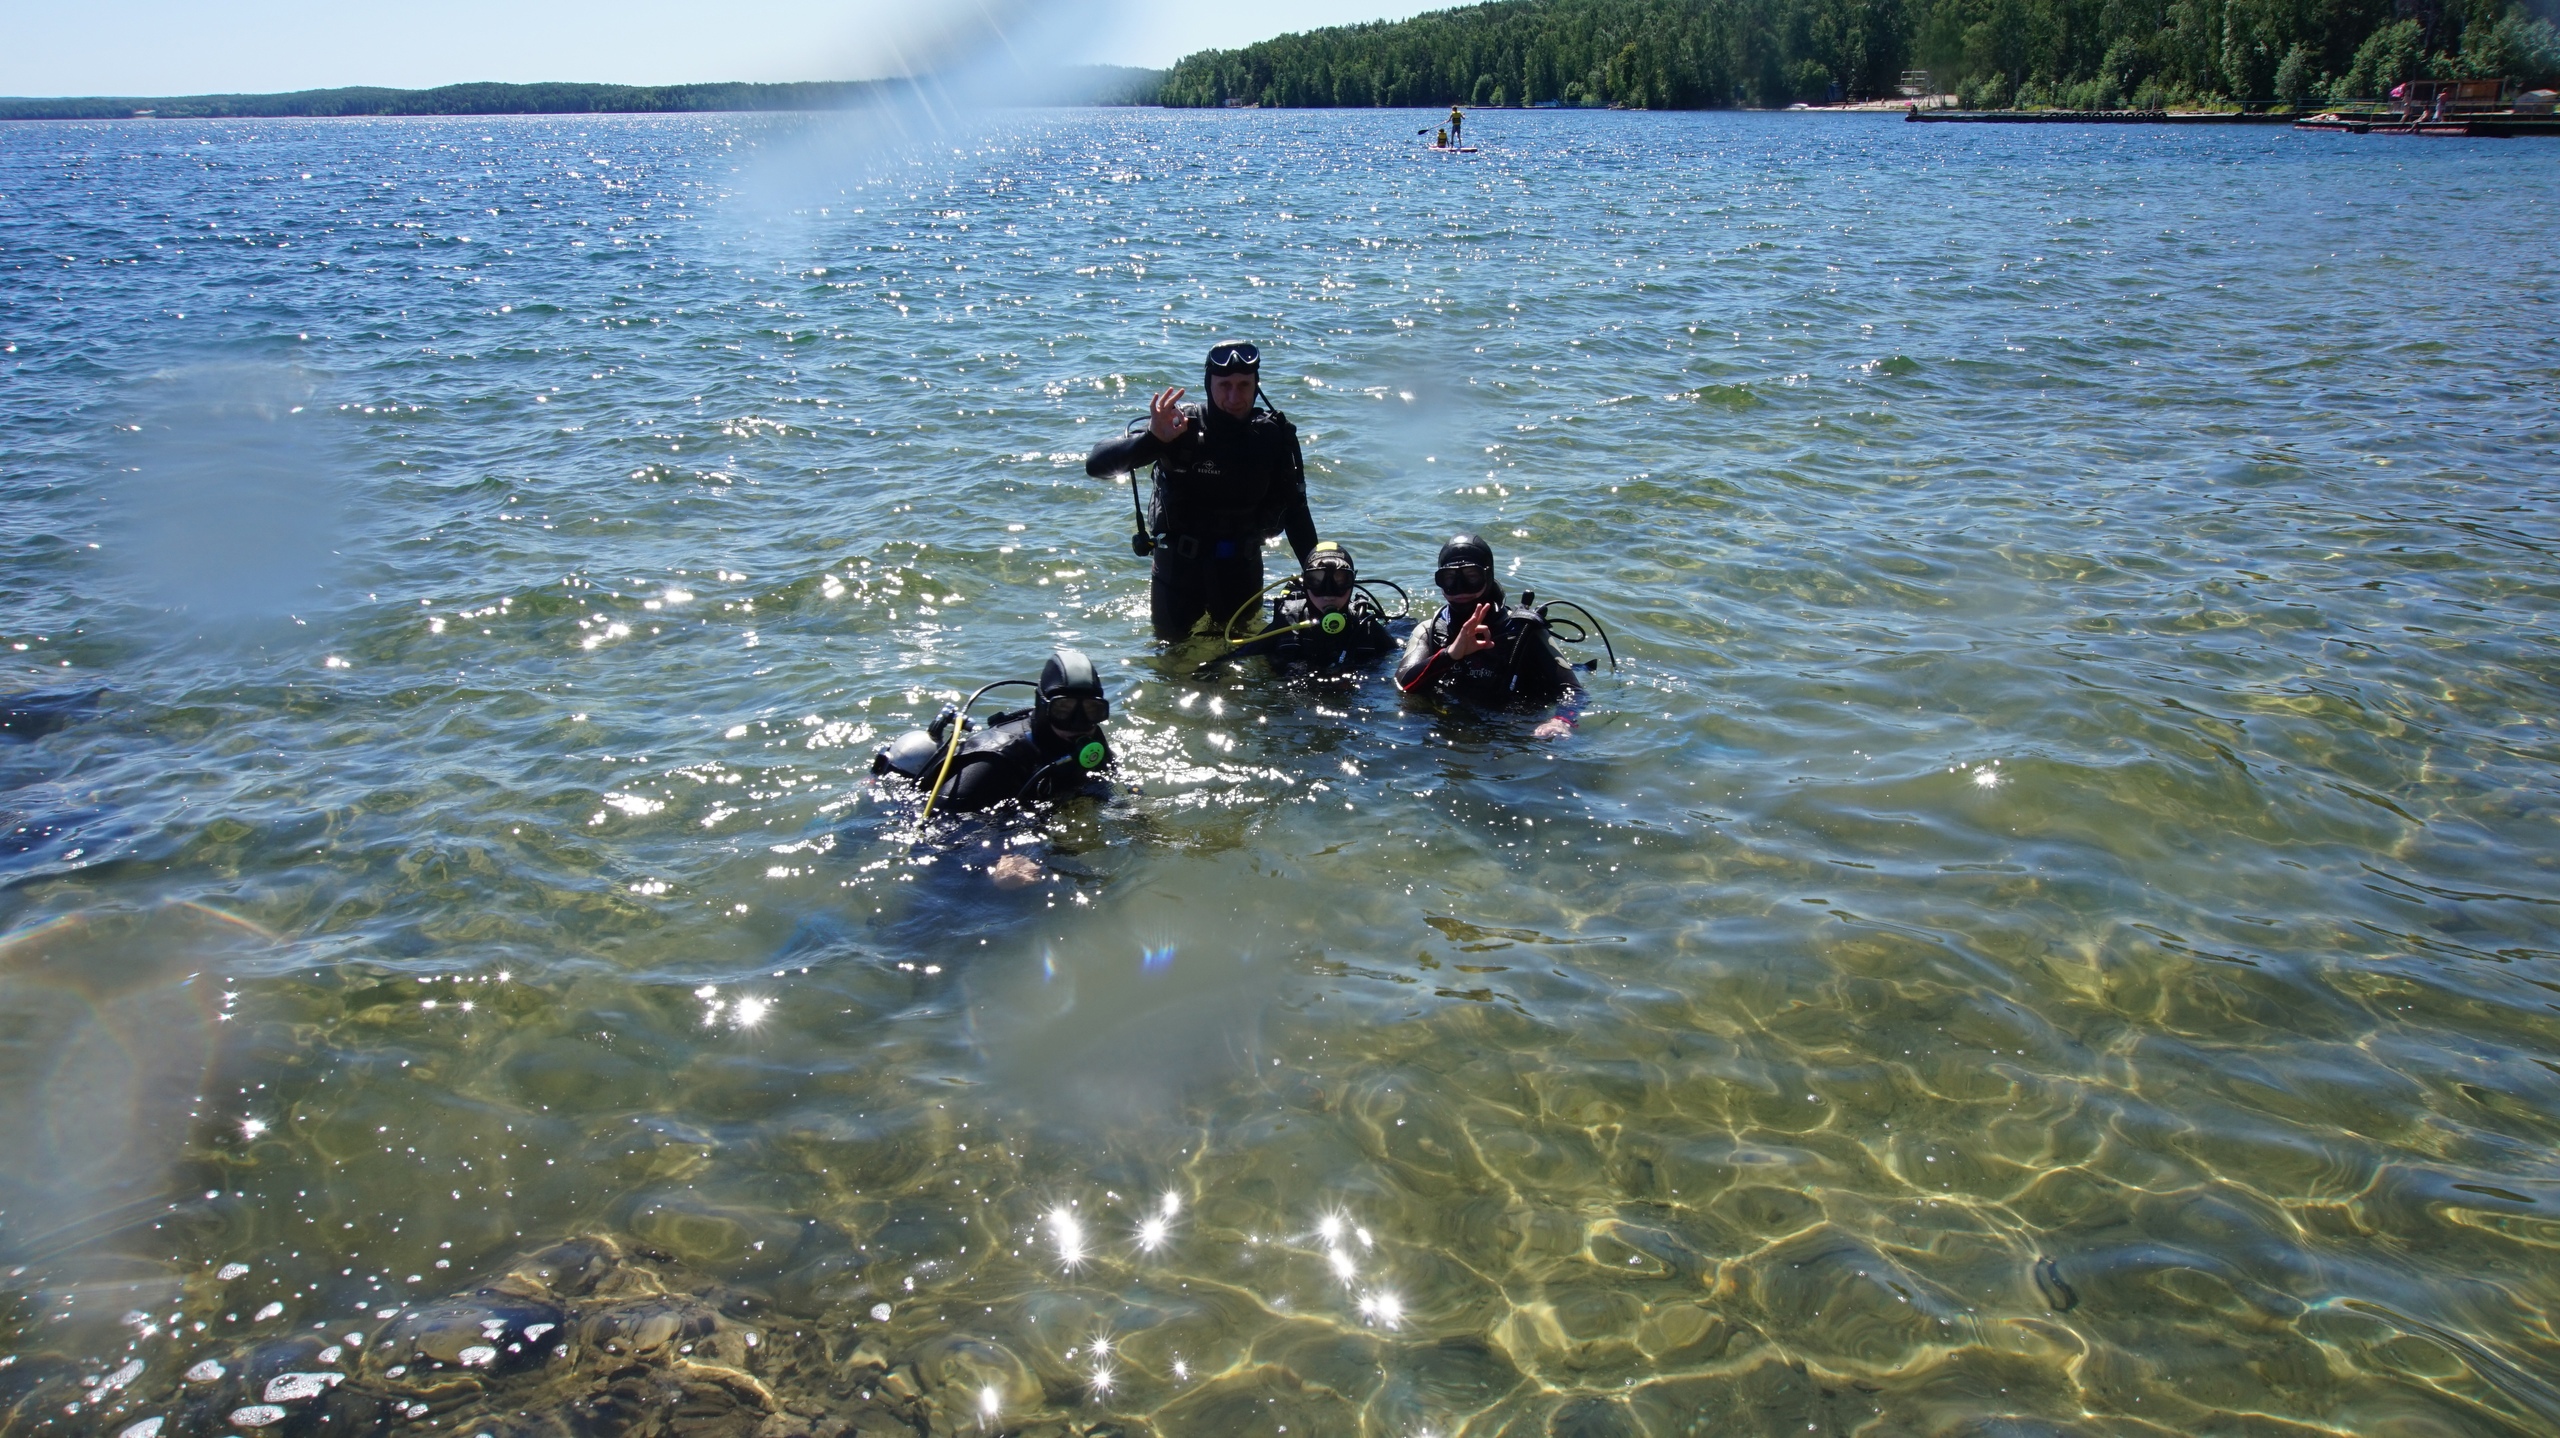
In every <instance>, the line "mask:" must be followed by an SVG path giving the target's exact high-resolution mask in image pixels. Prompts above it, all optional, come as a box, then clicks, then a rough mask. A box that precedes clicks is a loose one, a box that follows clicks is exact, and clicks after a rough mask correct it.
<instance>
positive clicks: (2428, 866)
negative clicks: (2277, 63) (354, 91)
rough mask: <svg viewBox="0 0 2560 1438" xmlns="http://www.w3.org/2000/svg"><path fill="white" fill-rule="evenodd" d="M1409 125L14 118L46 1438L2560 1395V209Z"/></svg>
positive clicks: (2147, 161)
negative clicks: (1062, 774)
mask: <svg viewBox="0 0 2560 1438" xmlns="http://www.w3.org/2000/svg"><path fill="white" fill-rule="evenodd" d="M1428 118H1429V117H1428V116H1427V115H1424V114H1422V113H1421V112H1415V113H1413V114H1405V113H1401V112H1374V113H1338V114H1337V113H1312V114H1309V113H1283V112H1260V113H1253V114H1241V115H1238V114H1225V115H1201V114H1167V113H1156V112H1126V113H1110V112H1056V113H1046V114H1031V115H1025V116H1019V117H1015V118H1011V119H1005V120H1000V121H996V122H992V123H989V124H987V125H984V126H979V127H974V128H969V129H966V130H953V131H948V132H944V133H941V134H938V135H937V134H934V133H931V132H928V131H917V130H910V131H908V132H906V134H905V135H904V136H903V137H902V136H901V135H899V134H897V133H894V132H892V131H891V130H888V129H886V128H883V127H882V126H880V125H878V124H876V123H848V122H841V121H835V120H827V121H819V120H813V119H791V118H783V119H751V118H744V117H731V116H689V117H675V118H606V117H592V118H589V117H571V118H535V119H504V120H489V119H468V120H450V121H447V120H402V121H384V122H366V121H321V122H292V121H271V122H240V123H229V124H217V123H192V122H132V123H121V124H100V125H67V124H18V125H13V126H10V127H8V128H6V129H0V345H5V346H6V349H5V352H0V375H5V389H0V394H5V395H6V399H7V402H6V404H5V405H4V406H0V629H5V633H0V642H5V643H6V645H7V646H8V647H7V649H6V650H4V651H0V655H5V658H6V660H7V662H8V664H9V665H10V674H9V678H8V680H7V683H6V692H8V693H9V694H11V695H13V696H14V697H13V698H12V699H11V701H10V702H11V704H12V706H13V710H12V714H11V717H10V720H9V727H8V731H7V732H6V733H5V734H0V881H5V883H6V885H7V887H6V888H5V889H0V934H5V937H0V997H5V1003H0V1154H5V1160H0V1403H5V1404H6V1405H7V1407H6V1408H5V1410H0V1411H5V1413H6V1418H5V1420H0V1428H5V1429H6V1431H8V1432H12V1433H35V1432H102V1433H116V1434H124V1433H134V1434H136V1438H143V1435H147V1434H151V1433H158V1434H160V1435H162V1438H178V1435H181V1434H190V1435H192V1434H208V1435H209V1434H217V1433H234V1432H244V1433H245V1432H253V1431H254V1432H264V1433H274V1434H293V1435H302V1434H322V1433H329V1434H345V1433H350V1432H370V1431H380V1430H398V1431H415V1432H419V1433H427V1432H447V1433H457V1434H479V1433H488V1434H505V1433H516V1432H534V1431H542V1432H562V1431H574V1432H581V1433H598V1434H620V1433H659V1432H678V1433H723V1434H726V1433H738V1434H748V1433H755V1434H763V1435H768V1438H777V1435H781V1434H785V1433H798V1432H803V1431H807V1432H814V1433H817V1434H820V1435H829V1438H832V1435H846V1434H855V1433H859V1434H866V1435H880V1434H887V1433H910V1432H914V1433H922V1432H926V1431H931V1432H934V1433H958V1432H982V1431H983V1432H1014V1431H1019V1432H1026V1433H1042V1434H1063V1433H1067V1432H1076V1433H1086V1432H1117V1433H1121V1434H1127V1435H1139V1434H1147V1433H1155V1434H1163V1435H1176V1434H1212V1435H1215V1434H1232V1433H1276V1432H1280V1431H1283V1430H1285V1431H1286V1432H1288V1433H1290V1434H1292V1435H1301V1434H1353V1433H1361V1434H1376V1435H1417V1434H1425V1433H1427V1434H1433V1435H1439V1438H1450V1435H1454V1434H1459V1433H1466V1434H1494V1433H1505V1434H1546V1433H1555V1434H1571V1435H1605V1434H1654V1435H1663V1434H1674V1433H1693V1432H1695V1433H1769V1434H1782V1433H1817V1434H1846V1433H1868V1434H1904V1433H1942V1432H1943V1433H1956V1432H1964V1433H2005V1434H2029V1433H2060V1432H2066V1431H2067V1432H2073V1433H2114V1434H2166V1433H2179V1434H2189V1433H2193V1434H2209V1433H2210V1434H2221V1433H2230V1434H2243V1433H2245V1434H2267V1435H2275V1434H2287V1435H2299V1434H2314V1433H2336V1434H2358V1435H2449V1434H2540V1433H2549V1432H2552V1431H2554V1430H2555V1429H2560V1331H2555V1322H2560V1252H2555V1250H2560V1159H2555V1153H2560V1013H2555V1010H2556V1009H2560V935H2555V930H2554V914H2555V909H2554V907H2553V906H2554V904H2555V903H2560V880H2556V879H2555V875H2554V872H2553V871H2554V868H2555V860H2560V830H2556V829H2555V827H2554V821H2555V818H2560V807H2555V794H2554V780H2553V760H2554V758H2555V755H2560V735H2555V733H2554V719H2555V702H2554V701H2555V696H2556V695H2560V679H2555V670H2554V664H2555V652H2554V647H2553V646H2554V638H2555V635H2554V615H2555V607H2560V557H2556V554H2555V552H2556V551H2560V510H2556V508H2555V506H2556V505H2560V494H2555V484H2554V479H2553V469H2554V465H2553V460H2554V455H2555V451H2560V420H2555V406H2554V394H2555V392H2556V391H2560V360H2555V358H2554V351H2553V348H2552V336H2553V334H2554V333H2555V331H2560V304H2555V300H2560V277H2556V276H2555V265H2554V260H2553V254H2554V251H2553V248H2552V244H2551V234H2552V231H2551V221H2550V217H2551V215H2552V214H2554V213H2555V212H2560V168H2555V167H2554V166H2553V165H2552V164H2551V159H2552V157H2553V152H2551V151H2548V150H2544V149H2540V148H2537V147H2535V146H2534V145H2533V144H2532V143H2531V142H2498V141H2426V142H2418V141H2395V140H2385V139H2373V138H2362V139H2359V138H2355V137H2342V136H2325V135H2323V136H2314V135H2301V134H2295V133H2292V132H2290V131H2286V130H2259V129H2245V130H2243V129H2229V130H2218V131H2207V132H2175V133H2173V132H2169V131H2164V130H2154V129H2144V128H2093V129H2086V130H2080V129H2058V128H2045V127H2035V128H2007V127H1956V126H1913V125H1904V124H1901V123H1898V122H1896V121H1895V120H1893V119H1892V118H1890V117H1830V116H1795V117H1788V116H1645V115H1608V114H1569V115H1568V114H1546V113H1540V114H1520V113H1509V114H1505V113H1488V114H1485V115H1482V116H1480V117H1478V118H1477V119H1476V121H1475V123H1473V124H1471V125H1470V126H1469V139H1471V140H1476V141H1478V142H1479V143H1481V144H1482V145H1483V147H1484V151H1483V153H1482V154H1480V155H1477V156H1472V157H1454V156H1442V155H1434V154H1430V153H1427V152H1424V151H1422V150H1420V149H1418V148H1417V143H1416V139H1415V136H1414V134H1413V126H1414V124H1416V123H1420V122H1421V121H1422V120H1425V119H1428ZM1479 131H1480V132H1481V133H1479ZM1229 335H1244V336H1248V337H1252V338H1255V339H1258V340H1260V341H1261V343H1262V344H1263V346H1264V353H1265V355H1266V357H1267V358H1266V375H1267V387H1268V390H1269V392H1270V395H1271V397H1272V399H1273V400H1274V401H1275V402H1277V403H1278V404H1279V405H1281V406H1282V407H1283V408H1285V409H1286V410H1287V411H1288V412H1289V414H1290V415H1291V416H1293V417H1294V418H1295V419H1296V421H1297V422H1298V424H1299V426H1300V427H1301V429H1302V430H1303V431H1304V433H1305V436H1306V446H1307V453H1308V459H1309V464H1310V471H1311V473H1310V481H1311V487H1312V489H1313V494H1314V508H1315V513H1316V516H1317V519H1318V522H1319V524H1320V526H1321V527H1322V528H1323V530H1324V532H1325V533H1326V534H1327V535H1328V536H1330V537H1334V538H1339V539H1342V540H1344V541H1346V542H1347V543H1349V544H1350V545H1351V546H1352V547H1353V548H1354V550H1355V551H1356V552H1357V554H1358V556H1359V558H1360V560H1361V561H1362V564H1363V567H1364V571H1365V572H1366V573H1368V574H1370V575H1372V576H1380V577H1384V578H1387V579H1392V580H1396V581H1399V582H1401V583H1402V584H1404V585H1405V586H1407V587H1408V588H1414V589H1422V588H1424V587H1426V586H1427V582H1428V574H1429V570H1430V565H1431V557H1432V551H1433V549H1434V547H1435V546H1436V545H1437V543H1438V541H1439V540H1440V539H1441V538H1442V537H1443V536H1445V535H1446V534H1447V533H1448V532H1449V531H1450V530H1452V529H1454V528H1459V527H1467V528H1473V529H1476V530H1478V531H1480V532H1482V533H1484V534H1485V535H1487V536H1488V537H1489V538H1490V539H1491V540H1492V541H1493V543H1494V544H1495V545H1496V546H1497V549H1498V552H1499V555H1500V563H1501V567H1502V570H1503V572H1504V573H1505V574H1506V575H1507V576H1509V578H1510V584H1511V586H1512V589H1513V591H1514V593H1515V594H1516V593H1517V592H1518V591H1519V590H1520V589H1522V588H1524V587H1525V588H1531V589H1534V590H1536V591H1537V592H1538V594H1540V595H1541V596H1561V597H1568V598H1571V599H1574V600H1577V601H1579V602H1581V603H1582V604H1584V605H1587V606H1588V607H1589V608H1590V609H1591V610H1592V611H1593V612H1594V613H1595V614H1597V615H1598V616H1599V617H1600V619H1601V620H1602V622H1604V623H1605V624H1606V625H1607V626H1608V632H1609V635H1610V637H1611V639H1612V640H1613V641H1614V643H1615V647H1616V651H1617V655H1618V658H1619V660H1620V661H1621V662H1620V664H1619V665H1618V667H1617V668H1616V669H1615V670H1614V672H1613V671H1612V670H1611V669H1610V667H1609V665H1608V664H1607V662H1606V656H1605V655H1603V654H1601V652H1600V649H1599V646H1598V645H1597V644H1596V643H1594V644H1588V645H1583V646H1579V647H1577V648H1576V650H1575V657H1577V658H1590V659H1598V660H1601V661H1602V662H1601V664H1600V667H1599V669H1598V671H1597V672H1596V673H1594V674H1592V675H1591V676H1590V689H1591V697H1590V704H1589V708H1588V712H1587V714H1586V716H1585V717H1584V719H1583V720H1582V723H1581V726H1580V730H1579V732H1577V733H1576V734H1574V735H1573V736H1572V737H1571V738H1569V739H1567V740H1564V741H1562V742H1557V743H1547V742H1541V741H1538V740H1535V739H1533V738H1532V737H1531V735H1530V732H1529V731H1530V728H1531V726H1532V725H1533V724H1534V723H1535V720H1536V718H1537V716H1535V715H1526V716H1509V715H1496V716H1486V715H1470V714H1463V713H1450V712H1444V711H1442V710H1440V709H1438V708H1436V707H1434V706H1430V705H1420V704H1407V703H1405V702H1402V701H1400V700H1399V699H1398V698H1397V697H1396V696H1395V694H1394V692H1393V688H1392V686H1391V685H1390V684H1389V683H1388V682H1386V681H1385V680H1384V679H1383V678H1382V677H1381V676H1378V675H1375V674H1372V675H1368V676H1364V677H1360V678H1358V679H1356V680H1354V681H1351V682H1343V683H1333V684H1321V685H1313V686H1309V685H1293V684H1290V683H1286V682H1283V681H1281V680H1280V679H1278V678H1276V677H1274V676H1272V675H1269V674H1267V673H1263V672H1260V671H1259V670H1249V671H1245V672H1229V671H1226V670H1222V669H1218V668H1214V667H1213V668H1210V669H1208V670H1205V671H1204V670H1203V669H1202V668H1201V665H1202V662H1203V661H1204V660H1205V659H1207V658H1209V657H1210V656H1211V654H1212V653H1213V652H1214V650H1215V648H1216V646H1215V645H1214V644H1211V643H1208V642H1206V641H1196V642H1194V643H1192V644H1190V645H1187V646H1183V647H1180V648H1177V649H1172V650H1167V649H1165V648H1163V647H1160V646H1159V645H1157V644H1156V643H1155V642H1153V640H1152V639H1151V638H1150V636H1149V632H1148V626H1147V622H1146V602H1145V599H1146V589H1145V586H1146V579H1145V572H1144V567H1143V564H1142V563H1141V562H1140V561H1137V560H1134V559H1133V558H1132V557H1131V556H1130V554H1129V549H1128V542H1127V541H1128V520H1129V495H1128V491H1127V489H1126V487H1125V486H1123V487H1114V486H1111V485H1106V484H1102V483H1098V482H1095V481H1092V480H1088V479H1087V478H1085V476H1084V474H1083V470H1082V463H1081V462H1082V457H1083V454H1084V452H1085V451H1086V449H1087V448H1088V447H1090V446H1091V445H1092V444H1093V443H1094V442H1095V441H1096V440H1097V439H1099V438H1102V437H1104V436H1108V435H1113V434H1116V433H1118V432H1119V429H1120V427H1121V426H1122V425H1123V424H1124V423H1125V422H1126V421H1127V420H1128V419H1129V418H1130V417H1132V416H1134V415H1136V414H1138V413H1140V412H1141V411H1142V408H1143V395H1144V393H1145V392H1146V391H1147V390H1149V389H1151V388H1154V387H1157V386H1160V385H1164V384H1168V383H1184V382H1192V381H1193V380H1194V379H1195V378H1196V375H1197V373H1198V365H1199V357H1200V355H1201V352H1202V351H1203V350H1204V348H1205V347H1206V345H1207V343H1208V341H1210V340H1211V339H1213V338H1217V337H1223V336H1229ZM1059 644H1074V645H1078V646H1081V647H1083V648H1085V649H1087V650H1089V651H1091V652H1092V653H1093V654H1094V655H1095V656H1096V658H1097V660H1098V661H1099V662H1100V663H1101V665H1102V667H1103V669H1104V672H1105V675H1106V678H1107V680H1108V682H1109V683H1110V685H1111V688H1112V699H1113V703H1114V707H1115V719H1114V724H1113V734H1114V738H1115V742H1116V743H1117V745H1118V746H1119V748H1120V751H1121V753H1122V755H1123V771H1124V778H1125V779H1127V780H1130V781H1133V782H1131V783H1129V784H1127V785H1125V786H1124V788H1123V790H1122V792H1120V793H1119V794H1118V795H1117V796H1116V797H1114V798H1112V799H1111V800H1109V801H1108V802H1103V803H1094V802H1089V801H1088V802H1084V803H1080V804H1077V805H1071V806H1069V807H1068V808H1066V809H1064V810H1062V811H1061V812H1059V813H1058V814H1056V815H1054V816H1052V817H1051V818H1050V819H1049V820H1047V821H1046V825H1045V828H1041V829H1038V830H1031V829H1025V828H1022V827H1019V826H1017V827H1014V828H1006V827H1002V826H984V827H975V828H962V829H957V830H943V831H942V832H940V833H938V834H937V835H935V836H934V838H933V839H932V840H931V841H929V842H927V843H926V844H924V845H922V846H919V847H917V848H916V849H914V851H913V852H912V853H908V852H907V851H906V850H905V848H904V842H903V841H904V839H905V837H906V835H907V832H908V830H909V828H910V827H911V825H912V822H913V818H914V816H913V813H912V811H911V808H910V806H908V805H907V804H906V803H905V802H904V801H903V799H902V798H901V797H900V796H898V795H895V794H893V793H889V792H886V791H875V789H874V787H873V784H872V781H871V779H870V774H869V762H870V758H871V753H872V750H873V749H874V747H876V745H877V744H878V743H880V742H882V741H884V740H885V739H887V738H888V737H890V736H891V735H893V734H895V733H896V732H898V731H899V730H901V729H902V728H905V727H907V726H908V725H909V724H910V723H912V722H915V721H917V720H919V719H920V718H922V717H924V716H927V715H929V714H931V713H932V712H933V711H934V710H935V709H936V708H937V707H938V706H939V705H941V704H942V703H944V702H947V701H949V700H951V699H954V698H956V697H957V696H958V695H959V694H960V693H963V692H966V690H968V689H970V688H974V687H975V686H976V685H977V684H979V683H981V682H984V681H986V680H990V679H997V678H1006V677H1020V676H1026V675H1029V674H1031V673H1034V672H1036V670H1037V668H1038V665H1039V663H1040V660H1041V658H1042V656H1043V655H1044V654H1045V653H1046V651H1047V650H1048V649H1049V648H1050V647H1051V646H1053V645H1059ZM29 696H34V697H32V698H30V697H29ZM937 827H938V828H939V827H940V826H939V825H937ZM1000 846H1014V847H1019V848H1024V849H1026V850H1027V851H1028V852H1031V853H1033V854H1035V855H1037V856H1038V857H1040V859H1041V860H1042V861H1043V862H1044V863H1045V864H1046V866H1047V875H1048V876H1047V878H1046V880H1045V881H1044V882H1042V883H1040V884H1038V885H1035V886H1033V887H1030V888H1027V889H1021V890H1014V891H1003V890H999V889H997V888H996V887H995V886H994V885H993V884H992V883H991V882H990V881H989V880H988V878H987V877H986V875H985V873H984V868H985V866H986V864H987V862H988V861H989V860H991V859H992V858H993V857H994V856H995V855H996V854H997V853H998V852H999V847H1000ZM153 1422H158V1423H160V1424H161V1425H162V1426H161V1427H159V1428H157V1429H153V1428H150V1427H149V1426H148V1425H149V1424H150V1423H153ZM137 1424H139V1425H144V1426H143V1427H141V1428H140V1429H137V1428H136V1427H135V1425H137Z"/></svg>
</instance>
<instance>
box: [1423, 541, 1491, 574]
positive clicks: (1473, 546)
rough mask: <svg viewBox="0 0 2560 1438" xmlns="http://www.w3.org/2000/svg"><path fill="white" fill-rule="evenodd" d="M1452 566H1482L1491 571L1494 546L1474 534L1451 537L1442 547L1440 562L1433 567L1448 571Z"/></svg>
mask: <svg viewBox="0 0 2560 1438" xmlns="http://www.w3.org/2000/svg"><path fill="white" fill-rule="evenodd" d="M1452 564H1481V565H1483V566H1484V567H1485V568H1487V569H1491V568H1492V567H1493V546H1492V545H1490V544H1487V543H1485V542H1484V541H1483V540H1481V539H1478V538H1476V537H1475V536H1474V535H1472V534H1453V535H1450V536H1449V542H1448V543H1446V544H1444V545H1441V546H1440V562H1439V563H1438V564H1436V565H1434V566H1432V567H1433V568H1435V569H1446V568H1448V567H1449V566H1450V565H1452Z"/></svg>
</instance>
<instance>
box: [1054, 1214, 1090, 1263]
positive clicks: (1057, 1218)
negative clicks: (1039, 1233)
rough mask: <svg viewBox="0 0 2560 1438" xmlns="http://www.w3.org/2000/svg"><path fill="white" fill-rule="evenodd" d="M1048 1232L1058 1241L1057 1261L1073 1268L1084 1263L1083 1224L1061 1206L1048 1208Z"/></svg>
mask: <svg viewBox="0 0 2560 1438" xmlns="http://www.w3.org/2000/svg"><path fill="white" fill-rule="evenodd" d="M1049 1233H1050V1236H1051V1237H1053V1238H1055V1239H1056V1240H1057V1242H1058V1263H1059V1264H1060V1266H1062V1267H1065V1268H1069V1269H1074V1268H1079V1267H1082V1266H1083V1264H1084V1256H1085V1255H1084V1224H1083V1222H1082V1221H1081V1220H1079V1219H1078V1218H1077V1217H1076V1216H1075V1215H1074V1214H1073V1213H1070V1212H1069V1211H1067V1210H1066V1209H1063V1208H1053V1209H1051V1210H1049Z"/></svg>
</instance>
